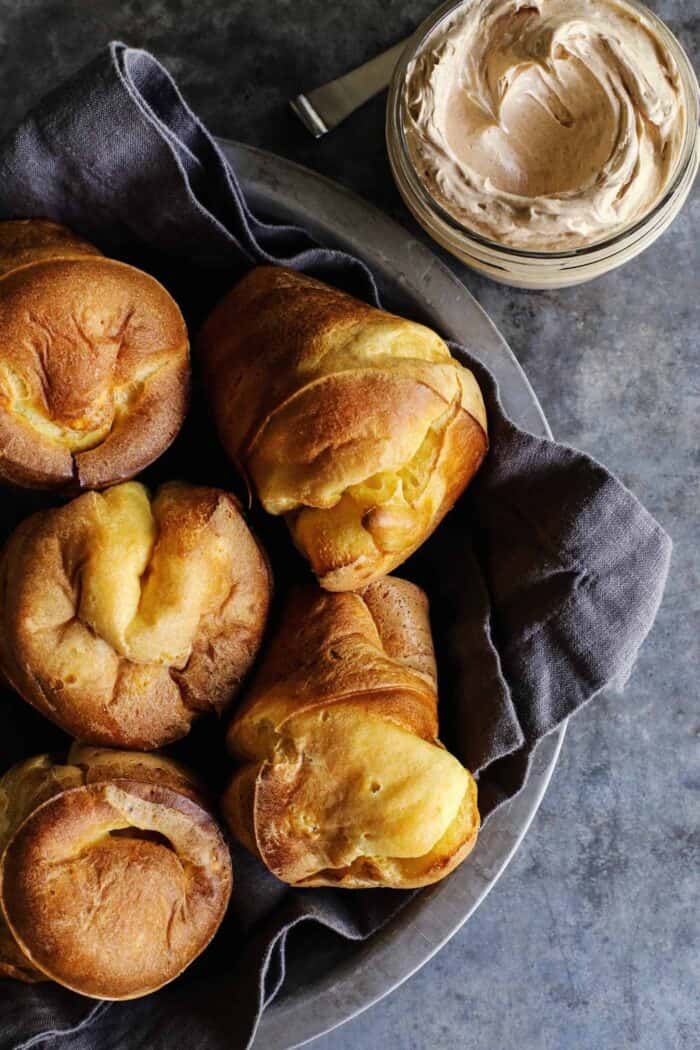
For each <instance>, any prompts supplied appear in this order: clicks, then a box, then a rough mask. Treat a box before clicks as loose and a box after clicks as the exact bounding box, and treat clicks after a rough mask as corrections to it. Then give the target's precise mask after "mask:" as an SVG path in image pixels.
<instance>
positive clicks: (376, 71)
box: [289, 37, 410, 139]
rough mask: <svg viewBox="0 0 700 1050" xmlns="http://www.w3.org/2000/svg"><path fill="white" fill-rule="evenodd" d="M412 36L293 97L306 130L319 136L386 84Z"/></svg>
mask: <svg viewBox="0 0 700 1050" xmlns="http://www.w3.org/2000/svg"><path fill="white" fill-rule="evenodd" d="M409 39H410V37H407V38H406V39H405V40H401V41H400V42H399V43H398V44H394V46H393V47H390V48H389V50H388V51H383V52H382V54H381V55H376V57H375V58H370V60H369V62H365V63H364V64H363V65H361V66H357V68H356V69H353V70H351V71H350V72H349V73H346V74H345V76H342V77H338V79H337V80H331V81H330V83H328V84H323V85H322V86H321V87H317V88H314V90H313V91H309V92H308V93H307V94H305V95H297V97H296V98H293V99H292V100H291V102H290V103H289V104H290V106H291V107H292V109H293V110H294V112H295V113H296V115H297V116H298V117H299V120H300V121H301V122H302V124H303V125H304V127H305V128H306V129H307V131H310V132H311V134H312V135H313V136H314V138H317V139H320V138H321V136H322V135H325V134H326V133H327V132H329V131H332V130H333V128H335V127H337V126H338V124H340V122H341V121H343V120H345V118H346V117H349V116H350V114H351V113H354V112H355V110H356V109H359V107H360V106H362V105H364V103H365V102H368V101H369V99H371V98H373V97H374V96H375V95H377V94H379V92H380V91H381V90H382V89H383V88H385V87H387V86H388V84H389V81H390V80H391V74H392V73H393V71H394V66H395V65H396V63H397V62H398V60H399V56H400V55H401V52H402V51H403V49H404V48H405V47H406V45H407V43H408V41H409Z"/></svg>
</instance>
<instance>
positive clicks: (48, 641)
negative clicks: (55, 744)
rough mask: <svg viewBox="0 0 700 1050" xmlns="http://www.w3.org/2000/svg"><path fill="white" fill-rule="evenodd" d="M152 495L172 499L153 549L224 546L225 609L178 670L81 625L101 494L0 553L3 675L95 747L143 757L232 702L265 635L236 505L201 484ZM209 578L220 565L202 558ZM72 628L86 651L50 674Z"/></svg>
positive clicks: (51, 513)
mask: <svg viewBox="0 0 700 1050" xmlns="http://www.w3.org/2000/svg"><path fill="white" fill-rule="evenodd" d="M159 491H160V492H163V491H166V492H171V491H173V492H174V495H173V498H172V499H170V500H169V503H168V507H169V509H168V510H167V511H165V510H164V511H163V515H161V519H160V534H159V537H158V541H157V542H158V544H166V543H169V544H171V546H172V548H173V549H174V550H175V551H176V553H177V552H182V551H186V550H189V549H190V548H191V549H192V550H193V551H194V550H196V548H197V546H198V545H199V544H200V541H201V539H202V536H203V535H205V534H207V535H209V536H211V537H212V539H214V538H218V539H217V542H220V543H222V544H223V545H224V547H225V550H226V551H227V552H228V559H229V562H228V563H229V564H230V566H231V570H230V571H231V576H230V578H229V582H228V585H227V587H228V589H227V592H226V594H225V595H224V598H223V600H222V603H221V605H220V606H217V607H216V608H214V609H212V610H211V611H210V612H208V613H206V614H204V615H203V616H202V618H201V619H200V621H199V623H198V625H197V629H196V633H195V634H194V636H193V637H192V642H191V651H190V656H189V659H188V661H187V664H186V666H185V667H183V668H182V669H177V668H176V667H170V666H166V665H161V664H148V663H146V664H143V663H138V662H132V661H131V660H130V659H128V658H127V657H126V656H122V655H119V654H117V653H116V652H115V651H114V650H113V649H112V648H111V646H110V645H108V644H107V643H104V642H100V641H99V639H96V638H95V636H94V632H92V631H91V629H89V628H88V627H81V621H80V619H79V616H78V609H79V603H80V597H81V579H82V576H81V573H82V571H83V565H84V564H85V560H86V558H87V556H88V555H89V553H90V552H91V551H92V550H93V549H94V542H95V530H96V521H97V516H98V504H99V503H100V501H101V500H102V497H101V496H98V495H97V494H95V493H86V494H85V495H83V496H80V497H79V498H78V499H76V500H73V501H72V502H70V503H68V504H66V505H65V506H63V507H60V508H55V509H52V510H48V511H42V512H39V513H38V514H35V515H33V516H32V517H30V518H28V519H26V520H25V521H24V522H22V523H21V524H20V526H19V527H18V528H17V529H16V530H15V532H14V533H13V534H12V536H11V537H10V539H9V541H8V543H7V545H6V547H5V548H4V550H3V552H2V554H1V555H0V669H2V672H3V673H4V675H5V677H6V679H7V681H8V682H9V683H10V684H11V685H12V687H13V688H14V689H15V690H16V691H17V692H18V693H19V694H20V696H22V697H23V698H24V699H25V700H26V701H27V702H29V703H30V704H32V705H33V706H34V707H36V708H37V709H38V710H39V711H41V713H42V714H44V715H45V716H46V717H47V718H49V719H51V720H52V721H53V722H55V723H56V724H57V725H59V726H60V727H61V728H62V729H64V730H65V731H66V732H67V733H70V734H71V735H72V736H75V737H77V738H79V739H81V740H85V741H88V742H89V743H92V744H97V745H104V746H107V747H122V748H138V749H145V750H149V749H152V748H157V747H162V746H163V745H165V744H166V743H169V742H171V741H173V740H177V739H179V738H180V737H182V736H184V735H185V734H186V733H187V732H188V731H189V729H190V726H191V724H192V722H193V720H194V719H195V717H197V715H198V714H200V713H203V712H207V711H209V712H211V711H216V712H219V711H221V710H223V709H224V708H225V707H226V706H227V704H228V703H229V702H230V701H231V699H232V698H233V696H234V695H235V693H236V692H237V690H238V689H239V687H240V684H241V682H242V680H243V679H244V677H245V676H246V674H247V673H248V670H249V669H250V667H251V665H252V663H253V660H254V659H255V655H256V653H257V650H258V648H259V645H260V643H261V640H262V636H263V631H264V628H265V623H266V619H267V612H268V608H269V604H270V600H271V591H272V578H271V573H270V569H269V565H268V562H267V558H266V556H265V553H264V551H263V549H262V547H261V546H260V544H259V543H258V541H257V539H256V538H255V537H254V536H253V534H252V533H251V532H250V530H249V528H248V526H247V524H246V522H245V520H244V518H243V516H242V514H241V511H240V507H239V505H238V503H237V501H236V500H235V498H234V497H233V496H231V495H230V494H229V493H225V492H223V491H221V490H219V489H211V488H205V487H198V486H184V485H183V486H174V487H173V486H170V487H168V486H164V487H163V488H162V489H161V490H159ZM157 550H158V547H156V551H157ZM117 571H118V570H117ZM207 571H209V572H212V573H213V572H217V571H218V568H217V567H214V566H209V567H208V563H206V564H204V565H203V566H202V572H207ZM221 582H222V585H223V584H224V583H226V581H221ZM78 628H80V630H81V632H82V634H81V638H83V641H81V642H80V646H82V647H85V646H88V647H89V655H87V654H85V653H83V655H80V656H79V658H78V657H75V659H74V662H73V664H71V661H70V660H68V663H67V664H66V663H65V661H64V664H62V665H61V666H63V667H64V671H63V672H62V675H61V677H57V676H56V672H55V671H54V670H52V668H54V667H55V666H56V665H55V662H54V661H55V657H56V653H57V652H59V651H60V652H63V650H61V649H60V647H61V646H62V645H63V639H64V634H65V632H66V631H67V630H68V631H70V630H71V629H73V630H75V629H78ZM66 645H68V643H66ZM66 652H67V650H66ZM66 659H68V657H67V658H66ZM71 659H73V658H71ZM78 659H79V660H80V662H79V663H78V662H76V661H77V660H78ZM81 675H83V678H82V679H81ZM82 681H85V682H86V683H87V684H85V685H83V684H81V682H82Z"/></svg>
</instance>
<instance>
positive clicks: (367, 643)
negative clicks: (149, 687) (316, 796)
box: [222, 577, 479, 889]
mask: <svg viewBox="0 0 700 1050" xmlns="http://www.w3.org/2000/svg"><path fill="white" fill-rule="evenodd" d="M331 706H332V707H333V708H334V710H335V709H337V708H342V709H343V710H344V711H346V712H348V717H352V718H355V719H358V720H360V721H362V720H363V719H365V718H367V717H368V716H369V717H372V716H374V717H376V716H378V717H380V718H381V719H384V720H386V721H387V722H391V723H393V724H395V725H398V726H400V727H401V728H402V729H405V730H408V731H409V732H411V733H414V734H415V735H417V736H420V737H422V738H423V739H425V740H426V741H429V742H430V743H434V744H435V745H436V748H438V747H440V746H441V745H440V744H439V742H438V740H437V731H438V725H437V681H436V669H435V657H434V651H433V644H432V637H431V634H430V625H429V611H428V602H427V598H426V596H425V594H424V593H423V592H422V591H421V590H420V588H418V587H416V586H414V585H413V584H411V583H408V582H407V581H405V580H399V579H396V578H395V577H386V578H384V579H382V580H379V581H377V582H375V583H373V584H371V585H370V586H369V587H367V588H366V589H365V590H364V591H363V592H361V594H327V593H324V592H323V591H321V590H319V589H318V588H312V587H308V588H305V589H301V590H299V591H297V592H296V593H294V594H293V595H292V596H291V598H290V601H289V602H288V605H287V607H286V610H285V613H284V616H283V619H282V622H281V624H280V627H279V630H278V632H277V634H276V636H275V638H274V639H273V641H272V643H271V645H270V647H269V649H268V650H267V652H266V654H265V656H264V658H263V661H262V663H261V665H260V667H259V669H258V672H257V675H256V677H255V679H254V681H253V683H252V686H251V689H250V692H249V694H248V696H247V698H246V700H245V702H244V704H243V705H242V707H241V708H240V709H239V711H238V712H237V714H236V715H235V717H234V719H233V721H232V723H231V725H230V727H229V731H228V735H227V742H228V746H229V749H230V750H231V751H232V753H233V754H234V755H235V756H236V757H237V758H238V759H239V760H242V761H243V763H244V764H243V765H242V766H241V767H240V768H239V769H238V771H237V772H236V773H235V775H234V777H233V778H232V780H231V782H230V784H229V786H228V788H227V790H226V792H225V794H224V796H223V798H222V811H223V814H224V817H225V819H226V821H227V823H228V825H229V827H230V828H231V831H232V833H233V834H234V835H235V836H236V837H237V838H238V839H239V840H240V841H241V843H242V844H243V845H244V846H246V848H247V849H249V850H250V851H251V852H253V853H254V854H255V855H256V856H258V857H259V858H260V859H261V860H263V862H264V863H265V864H266V865H267V867H268V868H269V869H270V870H271V871H272V872H273V873H274V874H275V875H276V876H277V877H278V878H280V879H282V880H283V881H287V882H291V883H292V884H293V885H298V886H342V887H344V888H348V889H356V888H362V887H373V886H389V887H395V888H411V887H417V886H424V885H428V884H429V883H432V882H436V881H437V880H438V879H441V878H443V877H444V876H445V875H447V874H448V873H449V872H450V871H452V870H454V868H455V867H457V865H458V864H459V863H461V861H462V860H463V859H464V858H465V857H466V856H467V854H468V853H469V852H470V851H471V849H472V847H473V845H474V842H475V841H476V836H477V832H478V826H479V815H478V809H477V805H476V785H475V783H474V781H473V779H472V778H471V777H469V780H468V790H467V794H466V795H465V799H464V800H463V804H462V807H461V809H460V813H459V815H458V817H457V818H456V819H455V821H454V822H453V825H452V826H451V827H450V829H449V830H448V832H446V833H445V836H443V839H442V840H441V841H440V842H439V843H438V844H436V846H435V847H434V848H433V850H432V851H431V853H430V854H429V855H427V856H426V857H423V858H413V859H408V860H406V859H402V860H398V859H395V858H391V857H367V856H364V857H360V858H359V859H358V860H357V861H355V862H354V863H353V864H351V865H350V866H349V867H344V868H336V869H323V870H319V871H316V872H315V873H314V874H313V875H312V876H310V877H305V878H301V879H300V878H298V876H296V875H295V874H293V873H294V872H298V871H303V870H308V853H307V850H310V849H311V846H310V845H309V844H308V840H305V839H304V838H302V837H299V836H295V835H294V834H293V833H292V834H291V836H290V833H289V831H288V830H287V826H286V825H284V816H285V814H286V813H287V812H288V811H289V807H290V806H291V805H292V804H293V802H294V799H295V797H296V795H297V792H298V791H299V787H300V785H301V784H303V781H304V779H305V777H306V776H307V775H309V774H308V773H307V768H308V767H307V766H306V764H305V763H306V762H307V760H310V761H321V762H323V756H316V758H314V759H311V756H308V759H307V756H306V755H305V752H304V745H303V742H302V741H301V740H300V739H298V738H297V737H296V736H295V721H294V719H295V716H298V715H299V714H301V713H309V712H312V713H313V712H318V717H319V718H320V719H323V718H324V717H325V715H324V711H327V710H328V709H329V708H330V707H331ZM279 754H284V755H285V756H286V758H285V761H278V760H277V759H278V757H279ZM334 774H335V775H336V776H339V777H340V779H337V780H336V779H334ZM328 776H329V778H330V779H329V781H328V783H327V785H326V790H327V791H328V792H329V795H331V796H334V795H337V796H338V797H342V796H343V795H344V794H345V793H346V792H347V791H352V790H355V789H354V787H352V785H351V784H344V783H343V781H342V770H341V772H340V774H338V770H337V765H336V766H334V767H333V773H331V772H330V768H329V773H328ZM283 827H284V830H283ZM323 831H324V829H323V828H320V829H319V833H320V834H321V835H323Z"/></svg>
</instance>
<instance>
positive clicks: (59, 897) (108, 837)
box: [0, 780, 232, 999]
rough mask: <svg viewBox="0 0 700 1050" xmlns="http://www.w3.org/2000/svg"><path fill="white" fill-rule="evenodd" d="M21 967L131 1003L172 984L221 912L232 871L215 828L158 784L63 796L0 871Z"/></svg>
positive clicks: (36, 815)
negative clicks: (26, 964)
mask: <svg viewBox="0 0 700 1050" xmlns="http://www.w3.org/2000/svg"><path fill="white" fill-rule="evenodd" d="M0 881H1V894H2V909H3V914H4V916H5V920H6V922H7V924H8V928H9V930H10V931H11V933H12V936H13V937H14V939H15V941H16V943H17V945H18V946H19V948H20V949H21V952H22V953H23V955H24V956H25V957H26V959H27V960H28V962H29V964H30V965H31V966H32V967H34V968H35V969H37V970H39V971H40V972H41V973H42V974H44V975H45V976H46V977H48V978H50V979H52V980H55V981H58V982H59V983H60V984H63V985H64V986H65V987H68V988H71V989H73V990H74V991H77V992H80V993H81V994H83V995H88V996H93V997H96V998H108V999H129V998H135V997H137V996H141V995H145V994H147V993H149V992H151V991H154V990H155V989H156V988H159V987H161V986H162V985H163V984H166V983H167V982H169V981H171V980H173V978H175V977H176V976H178V974H179V973H181V972H182V971H183V970H184V969H185V968H186V967H187V966H188V965H189V964H190V963H191V962H192V960H193V959H194V958H195V957H196V956H197V955H199V954H200V952H201V951H203V950H204V948H205V947H206V945H207V944H208V943H209V941H210V940H211V938H212V937H213V935H214V933H215V932H216V930H217V928H218V926H219V925H220V923H221V921H222V919H223V916H224V914H225V911H226V907H227V904H228V900H229V897H230V893H231V886H232V875H231V863H230V856H229V853H228V849H227V847H226V844H225V841H224V839H223V837H222V835H221V832H220V831H219V829H218V827H217V826H216V824H215V822H214V821H213V819H212V818H211V816H210V815H209V814H208V813H207V812H206V811H205V810H204V809H203V808H202V807H201V806H200V805H198V804H197V803H195V802H194V801H193V800H192V799H191V798H186V797H184V796H183V795H181V794H178V793H177V792H175V791H173V790H172V789H170V788H168V787H164V786H162V784H156V783H138V782H136V781H134V780H112V781H109V782H104V781H100V782H99V783H93V784H89V785H87V786H84V787H77V788H73V789H70V790H68V791H65V792H63V793H61V794H59V795H57V796H55V797H54V798H52V799H49V800H48V801H47V802H44V803H43V804H42V805H40V806H39V807H38V808H37V809H35V810H34V811H33V812H32V813H31V815H30V816H29V817H28V818H27V819H26V820H25V821H24V822H23V824H22V825H21V826H20V827H19V829H18V830H17V831H16V832H15V834H14V836H13V838H12V840H11V841H10V844H9V846H8V847H7V849H6V851H5V854H4V856H3V860H2V867H1V869H0Z"/></svg>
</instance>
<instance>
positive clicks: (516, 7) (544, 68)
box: [404, 0, 687, 251]
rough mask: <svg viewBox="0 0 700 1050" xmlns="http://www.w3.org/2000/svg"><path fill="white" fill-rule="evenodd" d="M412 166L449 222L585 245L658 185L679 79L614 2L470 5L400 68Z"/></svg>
mask: <svg viewBox="0 0 700 1050" xmlns="http://www.w3.org/2000/svg"><path fill="white" fill-rule="evenodd" d="M405 102H406V105H405V107H404V127H405V132H406V137H407V143H408V149H409V153H410V157H411V161H412V163H413V166H414V168H415V169H416V172H417V173H418V175H419V177H420V178H421V180H422V182H423V184H424V185H425V187H426V189H427V190H428V192H429V194H430V195H431V196H432V197H433V198H434V199H435V200H436V201H437V202H438V203H439V204H440V205H441V206H442V207H443V208H444V209H445V210H446V211H447V212H449V213H450V214H451V215H452V216H453V217H454V218H456V219H457V220H458V221H459V222H460V223H462V224H463V225H465V226H467V227H469V228H470V229H472V230H474V231H475V232H477V233H479V234H481V235H483V236H485V237H487V238H489V239H491V240H494V241H498V242H499V243H501V244H504V245H508V246H511V247H514V248H521V249H530V250H533V251H550V250H567V249H569V248H577V247H581V246H584V245H588V244H592V243H595V242H596V241H600V240H602V239H605V238H607V237H609V236H610V235H612V234H614V233H615V232H616V231H618V230H620V229H621V228H622V227H624V226H627V225H628V224H630V223H633V222H634V221H636V220H638V219H641V218H642V217H643V216H644V215H645V214H647V213H648V212H649V211H650V210H651V209H652V208H653V206H654V204H655V203H656V202H657V201H658V200H659V198H660V197H661V196H662V195H663V193H664V191H665V189H666V188H667V187H668V186H669V184H670V182H671V180H672V178H673V175H674V173H675V169H676V167H677V164H678V160H679V157H680V154H681V152H682V146H683V140H684V135H685V125H686V119H687V117H686V107H685V104H684V94H683V85H682V83H681V80H680V76H679V72H678V69H677V66H676V63H675V61H674V58H673V56H672V54H671V53H670V52H669V49H668V46H667V45H666V43H665V42H664V41H663V40H662V39H661V37H660V36H659V34H658V32H657V30H656V29H655V27H654V24H653V22H652V21H651V19H647V18H646V17H645V16H644V15H643V14H642V13H641V12H640V11H639V10H638V9H636V8H633V7H632V6H630V5H628V4H626V3H624V2H616V0H527V2H526V0H473V2H471V3H467V4H464V5H462V6H461V7H459V8H458V9H457V10H456V12H455V13H454V15H453V16H452V17H451V18H450V19H449V20H448V22H447V24H446V25H445V24H444V23H443V24H442V25H440V26H439V27H438V28H437V29H436V31H435V32H434V34H433V35H432V36H430V37H429V38H428V40H427V41H426V43H425V45H424V46H423V48H422V50H421V51H420V52H419V54H418V55H417V57H416V58H415V59H414V60H413V61H412V62H411V65H410V66H409V69H408V72H407V80H406V95H405Z"/></svg>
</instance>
